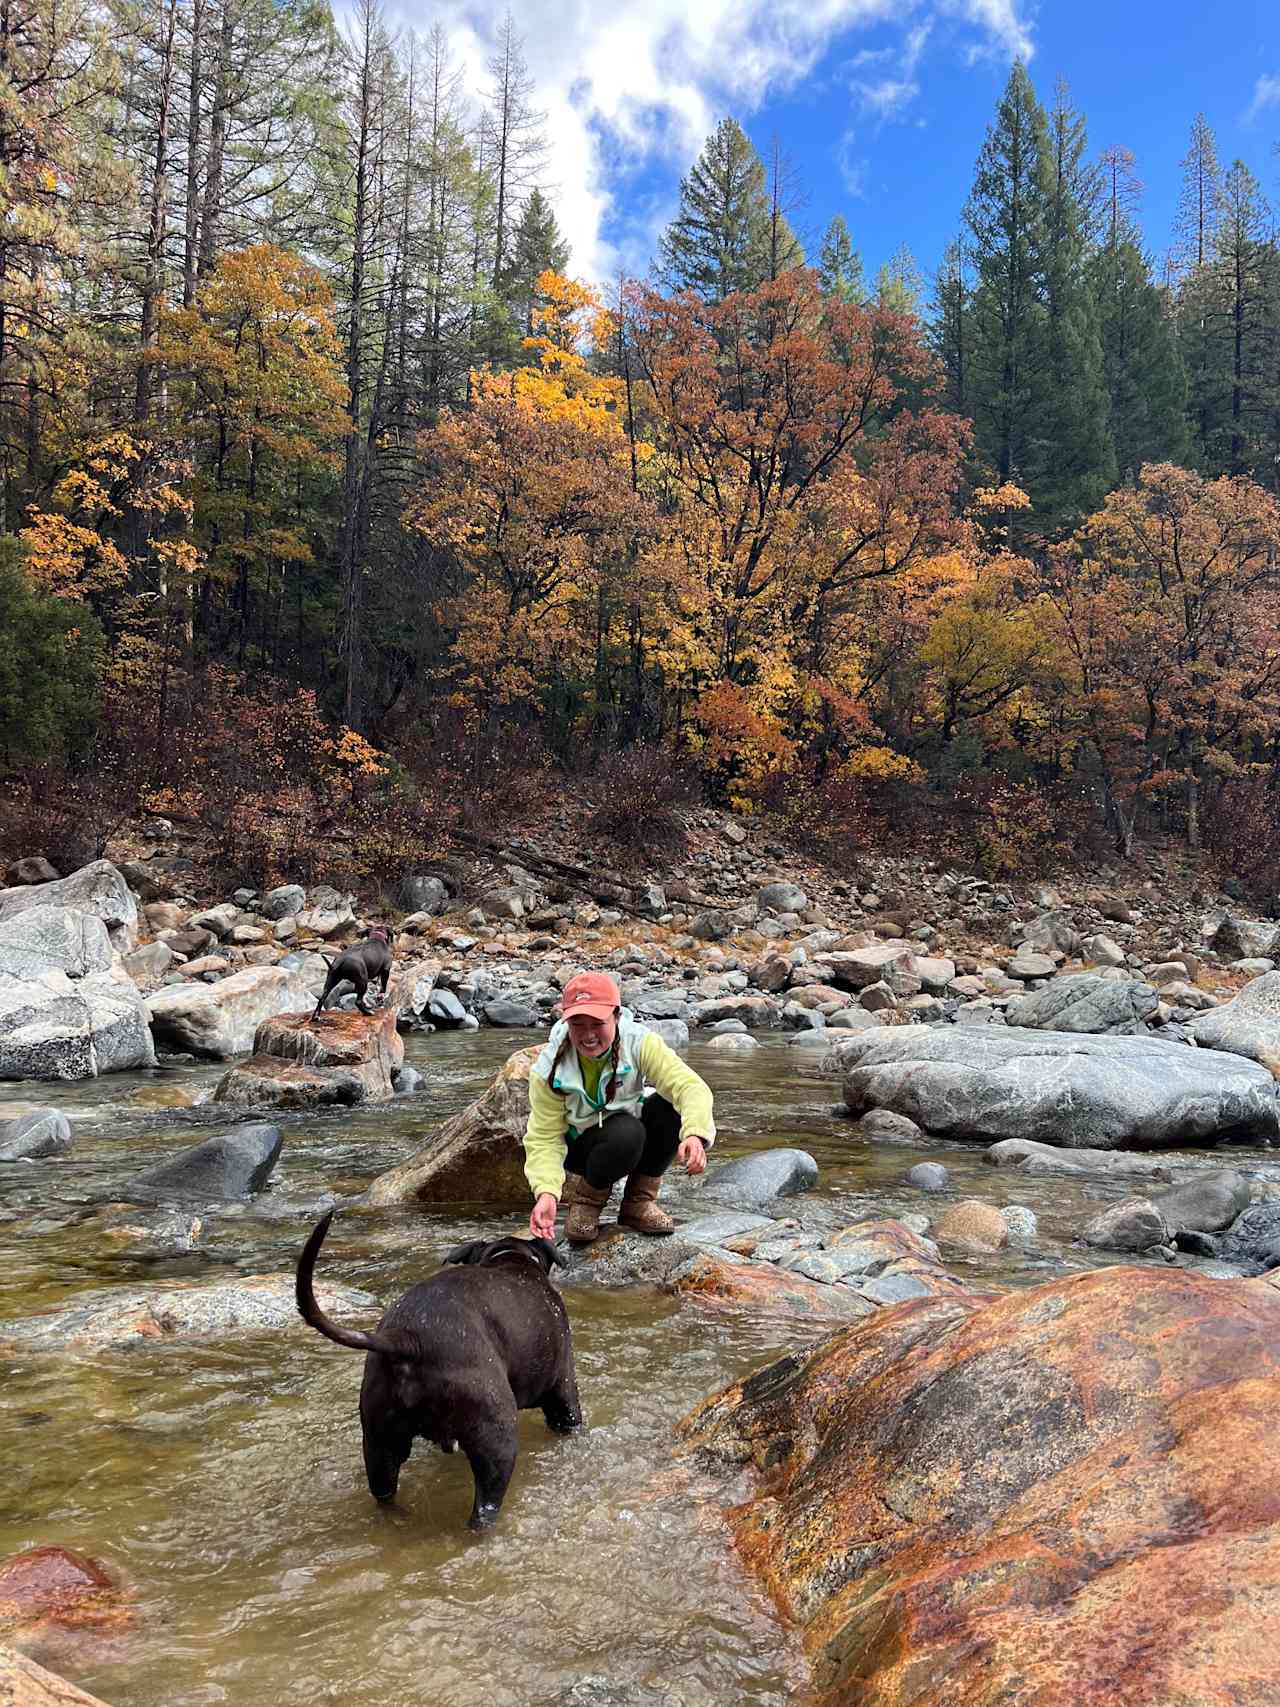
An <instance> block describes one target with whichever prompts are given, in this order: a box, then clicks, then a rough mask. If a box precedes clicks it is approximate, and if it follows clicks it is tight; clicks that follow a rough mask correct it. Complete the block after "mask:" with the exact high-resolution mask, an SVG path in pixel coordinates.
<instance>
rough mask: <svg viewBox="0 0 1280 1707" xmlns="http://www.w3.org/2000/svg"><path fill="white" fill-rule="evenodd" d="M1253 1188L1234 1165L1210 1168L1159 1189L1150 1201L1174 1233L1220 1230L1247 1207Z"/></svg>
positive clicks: (1213, 1231)
mask: <svg viewBox="0 0 1280 1707" xmlns="http://www.w3.org/2000/svg"><path fill="white" fill-rule="evenodd" d="M1252 1195H1253V1188H1252V1187H1251V1186H1250V1184H1249V1181H1248V1180H1247V1179H1246V1178H1245V1177H1244V1175H1243V1174H1240V1173H1237V1172H1236V1170H1235V1169H1234V1168H1213V1169H1211V1170H1210V1172H1208V1173H1203V1174H1197V1175H1196V1176H1195V1178H1194V1179H1189V1180H1184V1181H1183V1183H1182V1184H1181V1185H1174V1186H1170V1188H1169V1189H1168V1191H1158V1192H1156V1193H1155V1194H1154V1195H1153V1196H1152V1198H1151V1202H1152V1203H1153V1204H1154V1205H1155V1206H1156V1208H1157V1209H1158V1210H1159V1211H1160V1213H1161V1214H1162V1215H1163V1216H1164V1218H1165V1220H1166V1221H1167V1222H1168V1223H1169V1225H1170V1227H1172V1228H1173V1230H1174V1232H1175V1233H1179V1232H1184V1231H1187V1232H1193V1233H1220V1232H1222V1230H1223V1229H1224V1228H1226V1227H1229V1226H1230V1225H1231V1223H1232V1222H1233V1221H1234V1220H1235V1219H1236V1217H1237V1216H1238V1215H1242V1214H1243V1213H1244V1211H1245V1210H1246V1209H1247V1208H1248V1207H1249V1200H1250V1198H1251V1197H1252Z"/></svg>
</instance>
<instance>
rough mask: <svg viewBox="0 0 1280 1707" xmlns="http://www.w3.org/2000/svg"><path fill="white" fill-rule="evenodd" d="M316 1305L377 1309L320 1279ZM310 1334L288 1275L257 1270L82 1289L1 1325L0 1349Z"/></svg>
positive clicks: (371, 1301) (338, 1310)
mask: <svg viewBox="0 0 1280 1707" xmlns="http://www.w3.org/2000/svg"><path fill="white" fill-rule="evenodd" d="M316 1296H317V1298H318V1299H319V1301H320V1308H321V1309H322V1310H324V1311H325V1312H326V1314H328V1315H332V1316H334V1317H337V1318H338V1319H340V1320H343V1321H347V1320H350V1318H351V1317H352V1316H364V1317H365V1318H366V1322H367V1318H368V1316H369V1314H370V1313H372V1312H375V1311H376V1310H377V1309H378V1301H377V1299H375V1298H373V1297H371V1296H370V1294H369V1293H367V1292H360V1291H357V1290H356V1289H355V1288H354V1287H349V1286H338V1285H335V1284H333V1283H332V1282H331V1281H323V1280H317V1282H316ZM282 1330H288V1331H297V1332H299V1333H303V1334H306V1333H310V1332H312V1330H311V1329H310V1328H308V1327H307V1326H306V1325H305V1323H304V1322H303V1321H302V1318H301V1317H300V1316H299V1315H298V1307H297V1302H296V1300H295V1298H294V1277H293V1275H292V1274H254V1275H245V1276H244V1277H243V1278H241V1279H236V1280H217V1281H187V1282H183V1281H174V1282H171V1283H170V1284H169V1285H168V1286H164V1287H155V1288H151V1289H149V1290H147V1289H142V1288H135V1287H128V1288H126V1287H121V1286H113V1287H109V1288H105V1289H102V1290H99V1291H95V1292H82V1293H80V1294H79V1295H78V1296H77V1297H75V1298H73V1299H71V1301H70V1302H69V1303H67V1304H64V1305H62V1306H61V1307H60V1308H59V1309H57V1310H51V1311H45V1312H39V1313H36V1314H34V1315H30V1316H26V1317H23V1318H22V1319H20V1320H18V1321H11V1322H0V1346H3V1347H4V1348H5V1349H6V1350H7V1351H8V1352H9V1353H10V1354H12V1353H14V1352H16V1351H24V1352H25V1351H58V1352H61V1351H99V1350H104V1349H106V1348H108V1347H116V1346H127V1345H142V1344H147V1343H149V1342H150V1343H154V1342H156V1341H165V1340H190V1339H212V1338H227V1337H229V1336H234V1337H235V1338H237V1339H239V1338H243V1337H244V1336H245V1335H247V1334H263V1333H279V1332H281V1331H282Z"/></svg>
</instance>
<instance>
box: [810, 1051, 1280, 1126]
mask: <svg viewBox="0 0 1280 1707" xmlns="http://www.w3.org/2000/svg"><path fill="white" fill-rule="evenodd" d="M836 1053H837V1055H838V1058H839V1060H840V1061H841V1062H842V1063H843V1065H844V1069H845V1084H844V1096H845V1102H846V1104H847V1105H848V1107H849V1108H850V1109H851V1110H852V1111H853V1112H854V1113H855V1114H860V1113H862V1112H864V1111H865V1110H867V1109H870V1108H889V1109H892V1110H893V1111H894V1112H895V1113H899V1114H905V1115H907V1116H908V1118H910V1119H912V1120H915V1121H917V1122H918V1123H919V1124H920V1125H921V1126H923V1127H924V1128H925V1130H926V1131H929V1132H933V1133H937V1134H940V1135H942V1136H945V1137H953V1138H985V1139H988V1140H991V1139H999V1138H1006V1137H1019V1138H1032V1139H1035V1140H1037V1141H1039V1142H1041V1143H1047V1144H1061V1145H1062V1146H1064V1147H1065V1148H1068V1149H1071V1148H1075V1147H1076V1146H1078V1145H1085V1146H1096V1147H1097V1148H1099V1149H1109V1148H1122V1147H1127V1148H1133V1149H1149V1148H1153V1147H1156V1146H1159V1145H1164V1144H1191V1143H1204V1142H1206V1141H1212V1140H1214V1139H1215V1138H1217V1137H1219V1136H1221V1135H1223V1134H1224V1133H1228V1132H1233V1131H1240V1132H1249V1133H1251V1134H1253V1135H1254V1136H1255V1138H1257V1139H1267V1140H1269V1139H1271V1138H1273V1137H1275V1136H1276V1135H1277V1133H1278V1132H1280V1119H1278V1113H1277V1098H1276V1086H1275V1082H1274V1080H1273V1079H1272V1078H1271V1075H1270V1074H1269V1073H1268V1072H1267V1071H1266V1070H1265V1069H1264V1068H1262V1067H1259V1066H1257V1065H1255V1064H1254V1063H1253V1062H1249V1061H1242V1060H1240V1059H1239V1058H1238V1057H1235V1056H1232V1055H1225V1054H1220V1053H1218V1052H1216V1051H1212V1050H1207V1049H1188V1048H1186V1047H1185V1045H1183V1044H1180V1043H1170V1042H1167V1041H1165V1040H1164V1039H1163V1038H1154V1037H1087V1036H1078V1035H1075V1034H1071V1033H1065V1032H1053V1031H1031V1030H1024V1029H1022V1028H1016V1027H1013V1026H1008V1027H994V1026H979V1027H973V1028H963V1029H962V1028H959V1027H955V1026H939V1027H926V1026H898V1027H893V1028H890V1027H881V1028H879V1029H878V1030H876V1031H871V1032H864V1033H862V1034H861V1035H860V1036H859V1035H855V1036H853V1037H849V1038H845V1039H842V1040H841V1042H840V1044H839V1045H838V1048H837V1051H836Z"/></svg>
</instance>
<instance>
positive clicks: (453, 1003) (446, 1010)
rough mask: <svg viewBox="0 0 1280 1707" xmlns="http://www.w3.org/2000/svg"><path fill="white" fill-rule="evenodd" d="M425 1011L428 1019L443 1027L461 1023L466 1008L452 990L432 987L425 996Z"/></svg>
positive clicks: (465, 1014) (464, 1017)
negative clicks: (429, 992)
mask: <svg viewBox="0 0 1280 1707" xmlns="http://www.w3.org/2000/svg"><path fill="white" fill-rule="evenodd" d="M426 1012H427V1018H428V1019H431V1020H434V1022H435V1023H436V1025H438V1026H442V1027H445V1028H449V1027H452V1026H458V1025H461V1024H462V1022H463V1020H464V1019H466V1017H467V1010H466V1009H465V1008H464V1007H463V1005H462V1003H461V1002H460V1001H459V1000H458V998H457V996H455V995H454V993H453V991H452V990H441V989H433V990H432V992H431V994H430V995H429V996H428V997H427V1008H426Z"/></svg>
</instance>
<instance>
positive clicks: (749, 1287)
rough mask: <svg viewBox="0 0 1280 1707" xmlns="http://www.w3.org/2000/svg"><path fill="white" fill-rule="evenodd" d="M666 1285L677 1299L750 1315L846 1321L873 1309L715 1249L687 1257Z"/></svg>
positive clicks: (849, 1295)
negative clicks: (735, 1260)
mask: <svg viewBox="0 0 1280 1707" xmlns="http://www.w3.org/2000/svg"><path fill="white" fill-rule="evenodd" d="M667 1285H668V1288H669V1290H670V1291H672V1292H674V1293H675V1294H676V1295H677V1296H678V1297H681V1298H692V1299H696V1300H697V1301H698V1302H699V1303H700V1304H704V1305H708V1306H710V1307H712V1308H720V1309H723V1308H725V1307H729V1308H734V1309H740V1310H744V1311H747V1312H749V1313H750V1314H751V1315H752V1316H784V1317H793V1318H799V1319H801V1320H818V1321H822V1320H827V1321H849V1320H851V1319H853V1318H855V1317H858V1316H867V1315H870V1314H871V1312H872V1311H873V1310H874V1309H875V1305H874V1304H872V1303H869V1302H868V1301H867V1300H866V1299H864V1298H862V1297H861V1296H860V1295H859V1294H858V1293H857V1292H856V1291H854V1290H853V1289H852V1288H850V1287H847V1286H829V1285H824V1284H823V1283H822V1282H821V1281H817V1280H809V1279H807V1278H806V1277H805V1276H804V1275H800V1274H791V1273H789V1272H788V1271H787V1270H785V1269H781V1268H776V1267H774V1265H773V1264H772V1263H757V1262H732V1261H730V1260H728V1257H727V1255H726V1254H724V1253H721V1252H717V1251H715V1250H706V1251H699V1252H698V1253H697V1254H696V1255H695V1256H693V1257H690V1258H689V1259H688V1261H687V1262H686V1263H684V1264H683V1265H682V1266H681V1267H680V1268H679V1269H677V1270H676V1272H675V1274H674V1275H673V1276H672V1277H671V1279H670V1281H669V1282H668V1283H667Z"/></svg>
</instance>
